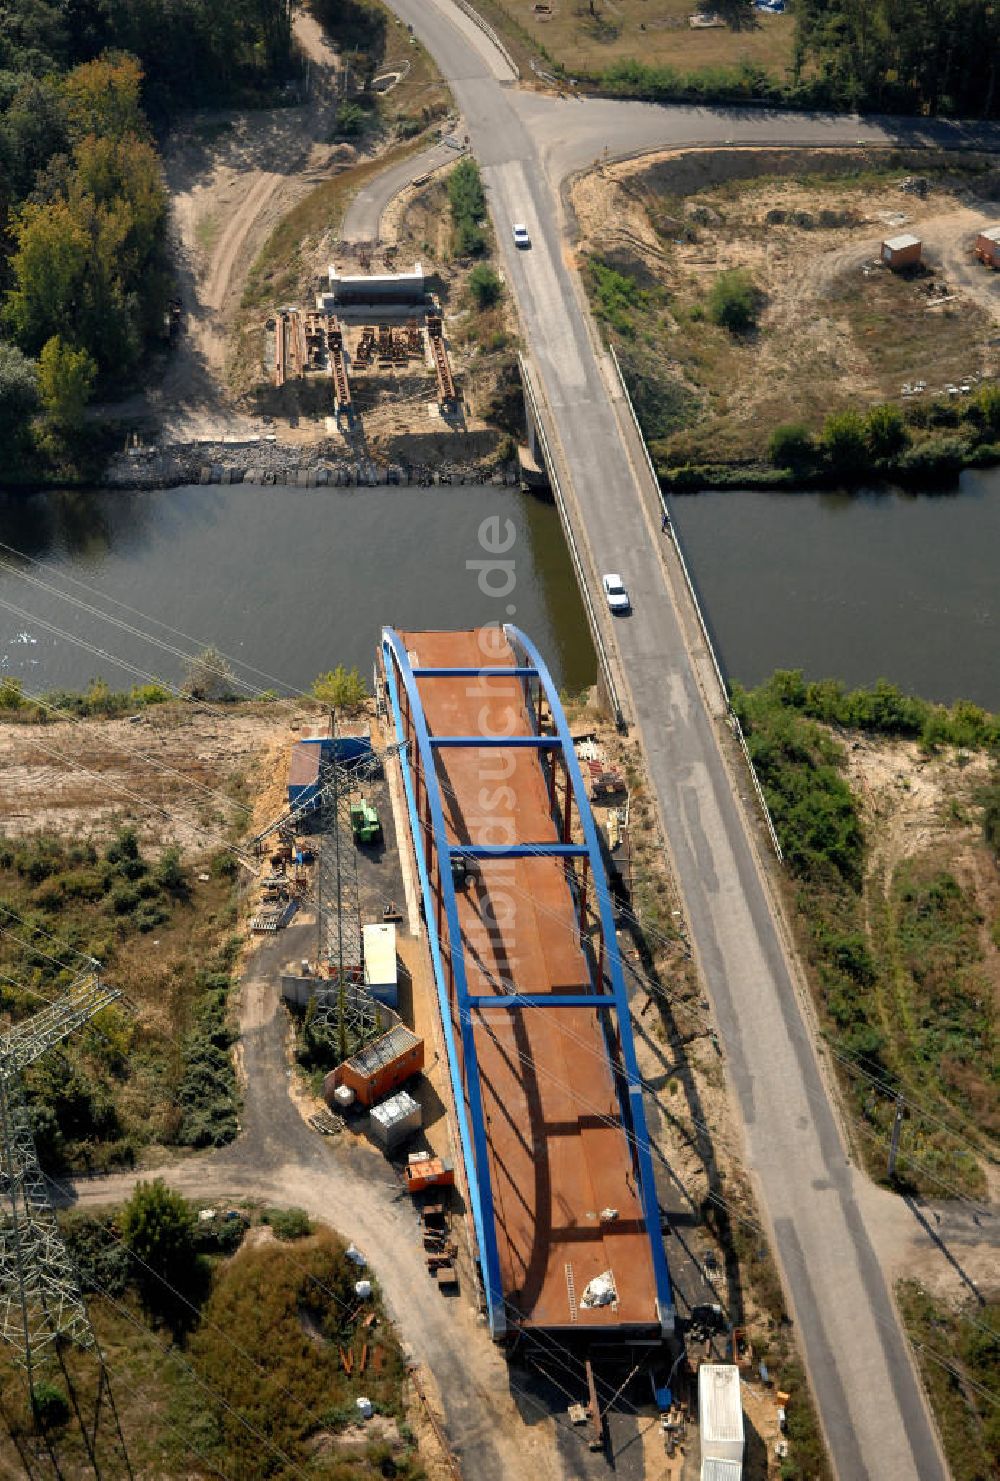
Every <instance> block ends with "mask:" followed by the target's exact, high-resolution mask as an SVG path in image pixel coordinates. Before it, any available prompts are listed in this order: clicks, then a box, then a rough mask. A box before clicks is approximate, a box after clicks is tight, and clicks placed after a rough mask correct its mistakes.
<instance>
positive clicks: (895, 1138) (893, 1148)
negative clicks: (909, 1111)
mask: <svg viewBox="0 0 1000 1481" xmlns="http://www.w3.org/2000/svg"><path fill="white" fill-rule="evenodd" d="M905 1111H906V1101H905V1100H904V1099H903V1097H902V1095H897V1096H896V1116H895V1120H894V1121H893V1123H892V1138H891V1140H890V1142H889V1169H888V1171H889V1181H890V1183H891V1182H892V1180H893V1179H894V1178H895V1176H896V1158H897V1157H898V1155H899V1133H900V1132H901V1131H902V1129H903V1115H904V1113H905Z"/></svg>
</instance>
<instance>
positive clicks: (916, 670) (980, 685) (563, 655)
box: [0, 471, 1000, 709]
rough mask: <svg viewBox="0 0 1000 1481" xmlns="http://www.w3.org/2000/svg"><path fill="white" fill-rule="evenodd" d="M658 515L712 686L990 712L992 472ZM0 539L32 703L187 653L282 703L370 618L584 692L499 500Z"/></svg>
mask: <svg viewBox="0 0 1000 1481" xmlns="http://www.w3.org/2000/svg"><path fill="white" fill-rule="evenodd" d="M672 510H673V514H674V519H675V522H676V525H677V528H678V530H679V532H680V535H681V539H682V541H683V545H684V549H685V552H686V555H687V558H688V563H689V565H690V567H691V570H692V573H693V576H694V579H695V582H696V585H697V587H698V590H699V593H700V595H701V597H702V600H703V603H704V606H705V610H706V613H707V616H708V620H709V625H710V627H711V629H712V632H713V636H714V638H715V640H716V642H717V645H718V648H719V653H720V657H721V660H722V663H723V666H724V668H725V671H726V673H727V675H728V676H729V677H730V678H733V679H738V680H740V681H741V682H742V683H745V684H754V683H757V682H758V681H759V680H761V679H763V678H765V677H766V676H767V675H768V674H769V673H771V672H772V671H773V670H774V669H775V668H801V669H803V670H805V672H806V674H807V675H808V676H810V677H816V678H820V677H828V676H835V677H838V678H841V679H843V680H845V681H846V682H847V683H848V684H852V685H853V684H866V683H870V682H872V681H873V680H875V679H878V678H880V677H884V678H887V679H889V680H891V681H892V682H893V683H896V684H899V685H900V686H901V687H902V688H903V689H906V690H911V691H913V692H915V693H918V694H922V695H925V696H926V697H927V698H929V699H940V700H944V701H951V700H954V699H956V698H966V699H971V700H974V701H976V702H977V703H979V704H982V705H985V706H987V707H989V708H991V709H1000V471H993V472H990V473H967V474H965V475H963V477H962V480H961V484H960V486H959V487H958V488H957V489H956V490H954V491H952V492H950V493H942V494H927V493H922V494H919V495H907V494H903V493H899V492H893V491H888V492H877V493H876V492H872V493H855V494H838V493H822V494H817V493H763V492H759V491H755V492H741V493H702V494H698V495H691V496H683V497H681V496H678V497H675V498H674V499H673V500H672ZM497 520H499V521H500V524H499V525H498V524H496V523H495V521H497ZM508 520H509V521H510V525H509V527H508V525H507V523H506V521H508ZM0 541H2V542H4V544H5V545H6V546H11V547H13V548H14V549H15V550H17V551H19V552H22V553H23V556H25V557H31V558H33V560H34V561H37V562H40V563H41V564H40V565H36V564H33V563H32V561H30V560H24V559H19V558H18V557H17V556H14V555H12V554H11V552H10V550H7V549H4V548H3V547H2V546H0V674H12V675H15V676H17V677H18V678H21V679H23V681H24V683H25V687H26V688H27V689H30V690H33V691H40V690H47V689H57V688H67V689H79V688H82V687H84V686H85V685H86V684H87V682H88V681H89V680H90V679H91V678H92V677H94V676H95V675H97V674H100V675H101V676H102V677H103V678H105V679H106V680H107V681H108V683H109V684H111V685H112V686H113V687H116V688H117V687H126V686H129V685H131V684H133V683H138V682H141V681H142V676H143V675H144V674H155V675H157V676H159V677H162V678H165V679H167V680H170V681H172V682H176V681H178V680H180V679H181V678H183V675H184V671H185V667H186V664H185V659H184V657H183V654H185V653H186V654H190V653H193V652H196V651H197V650H198V649H199V648H201V647H203V646H204V645H206V644H208V643H214V644H215V645H216V646H217V647H218V648H220V649H221V650H222V651H223V652H225V653H226V654H228V655H230V656H231V657H232V658H233V659H234V660H236V662H235V665H234V666H235V668H236V670H237V673H238V674H239V675H240V676H242V677H244V678H246V679H247V680H248V682H249V683H251V684H256V685H258V686H260V687H265V688H266V687H272V686H273V687H275V688H279V689H287V688H300V687H306V686H307V685H308V684H309V683H311V681H312V679H313V678H314V677H315V676H316V674H318V673H320V672H322V671H325V670H326V669H329V668H331V667H333V666H334V665H335V664H337V663H344V664H347V665H351V664H356V665H357V666H358V667H359V668H360V669H361V670H362V671H363V672H365V673H368V672H369V671H370V666H371V661H372V654H373V651H374V648H375V643H376V641H377V638H378V633H379V630H380V628H381V626H382V625H383V624H384V623H393V624H396V625H399V626H402V627H407V626H409V627H416V628H420V627H444V628H447V627H468V626H471V625H474V624H476V623H479V622H485V621H506V620H508V619H512V620H513V621H515V622H517V623H518V624H520V625H521V626H523V628H524V629H525V631H526V632H528V633H529V634H531V636H532V637H534V638H535V640H536V641H537V642H538V643H539V645H540V647H541V649H542V652H543V653H544V654H545V655H546V657H547V658H548V660H549V662H550V663H551V665H552V669H553V673H554V675H555V677H556V681H557V683H558V684H559V685H560V687H562V688H564V689H569V690H573V691H576V690H579V689H581V688H583V687H584V686H585V685H586V684H588V683H591V682H593V680H594V677H595V661H594V654H593V650H592V647H591V644H590V640H589V636H588V633H587V624H586V619H585V616H584V613H583V609H582V606H581V603H580V599H579V595H578V593H577V589H576V584H575V581H574V579H573V573H572V568H571V565H570V561H569V557H568V555H567V552H566V547H565V544H564V542H563V539H562V534H561V531H560V528H559V521H558V516H557V514H556V511H555V509H554V507H553V506H552V505H551V504H547V503H543V502H541V501H539V500H537V499H535V498H532V497H530V496H526V495H522V494H520V493H518V492H516V491H513V490H509V489H494V488H482V487H469V488H454V487H445V488H435V489H403V488H384V487H383V488H366V489H262V488H253V487H247V486H237V487H208V488H182V489H172V490H166V491H159V492H153V493H121V492H117V491H116V492H103V493H89V494H79V493H67V494H52V493H46V494H37V495H30V496H25V495H0ZM501 547H509V548H504V549H501ZM477 562H479V563H482V562H486V563H487V565H485V566H484V565H483V564H476V563H477ZM490 562H495V563H496V564H494V565H492V566H491V565H490V564H489V563H490ZM623 574H624V575H625V576H626V580H627V572H623ZM511 583H513V584H512V585H511ZM508 586H510V590H507V588H508ZM509 608H514V609H515V610H514V611H513V612H510V611H508V609H509ZM157 623H159V624H163V625H162V626H157ZM152 638H155V639H156V640H158V641H157V642H154V641H151V639H152ZM171 648H174V649H178V650H181V651H180V654H178V653H174V652H171V651H170V649H171ZM137 670H138V672H136V671H137Z"/></svg>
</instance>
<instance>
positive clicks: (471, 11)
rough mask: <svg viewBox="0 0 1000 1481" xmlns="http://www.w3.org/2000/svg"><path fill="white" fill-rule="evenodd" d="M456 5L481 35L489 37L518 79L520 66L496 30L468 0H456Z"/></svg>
mask: <svg viewBox="0 0 1000 1481" xmlns="http://www.w3.org/2000/svg"><path fill="white" fill-rule="evenodd" d="M458 5H459V9H460V10H464V11H465V13H466V15H467V16H468V17H469V20H470V21H474V22H475V24H476V25H477V26H478V27H479V29H480V31H482V33H483V35H484V36H488V37H489V39H490V40H491V41H492V42H493V45H494V46H495V47H496V49H497V51H498V52H499V53H500V55H501V56H502V57H503V59H504V61H505V62H506V63H507V65H508V67H509V68H510V70H511V71H512V72H513V74H514V76H515V78H518V79H520V76H521V69H520V67H519V66H518V65H517V63H516V62H515V60H514V58H513V57H512V56H511V54H510V52H509V51H508V50H507V48H506V46H505V45H504V44H503V42H502V41H501V40H500V37H499V36H498V35H497V33H496V31H494V29H493V27H492V26H491V25H490V23H489V22H488V21H486V20H484V19H483V17H482V16H481V15H480V14H479V11H478V10H476V8H475V7H474V6H472V5H470V4H469V0H458Z"/></svg>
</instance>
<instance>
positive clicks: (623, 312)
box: [590, 257, 649, 339]
mask: <svg viewBox="0 0 1000 1481" xmlns="http://www.w3.org/2000/svg"><path fill="white" fill-rule="evenodd" d="M590 275H591V277H592V278H593V280H594V288H595V290H596V293H595V297H596V302H595V304H594V312H595V313H596V315H597V317H598V318H599V319H603V320H604V322H605V323H606V324H610V325H611V327H612V329H614V330H616V331H617V332H618V334H620V335H622V336H623V337H624V338H625V339H632V338H634V336H635V328H636V325H635V311H636V310H637V309H644V308H645V307H646V306H647V304H648V303H649V294H648V293H647V292H646V291H645V289H643V288H640V286H639V284H638V283H637V282H636V280H635V279H634V278H630V277H629V276H628V274H627V273H623V272H619V270H618V268H616V267H612V266H611V265H610V263H607V262H602V261H601V259H600V258H599V257H592V258H591V260H590Z"/></svg>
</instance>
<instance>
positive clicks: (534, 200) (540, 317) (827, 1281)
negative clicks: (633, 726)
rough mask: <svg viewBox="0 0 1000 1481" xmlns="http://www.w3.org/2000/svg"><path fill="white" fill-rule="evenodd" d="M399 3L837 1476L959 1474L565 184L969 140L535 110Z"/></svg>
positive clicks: (581, 109) (605, 110) (427, 16)
mask: <svg viewBox="0 0 1000 1481" xmlns="http://www.w3.org/2000/svg"><path fill="white" fill-rule="evenodd" d="M390 4H391V6H392V8H393V10H395V11H396V12H397V13H398V14H399V15H400V16H401V18H402V19H403V20H404V21H407V22H409V23H410V24H411V25H412V26H413V29H414V31H415V33H416V34H417V36H418V37H419V38H420V40H421V41H423V42H424V44H425V45H426V46H427V47H428V49H429V50H430V52H431V53H432V55H433V56H434V57H435V59H436V60H437V62H438V65H439V66H440V67H441V69H442V71H443V73H444V74H445V76H446V77H447V79H448V80H449V82H450V84H451V86H452V89H453V92H454V94H455V97H456V101H457V103H458V105H459V108H460V109H461V112H462V116H463V127H464V129H465V130H466V132H468V134H469V135H470V137H471V141H472V147H473V150H474V152H475V154H476V156H477V158H478V159H479V162H480V165H481V166H482V170H483V178H484V182H485V186H486V189H487V193H488V197H489V202H490V207H491V210H492V213H493V218H494V222H495V225H496V227H497V233H498V237H499V241H500V244H501V251H502V254H503V258H504V264H505V268H506V277H507V281H508V283H509V285H510V287H511V290H512V292H513V293H514V294H515V295H516V298H517V302H518V306H519V309H520V314H521V320H522V325H523V330H524V337H525V341H526V344H527V347H528V350H529V353H530V355H531V357H532V360H533V361H534V364H535V366H536V367H537V369H538V371H539V376H540V379H541V382H542V385H543V388H544V393H545V397H546V399H547V401H548V405H549V408H550V411H551V417H552V421H553V423H554V426H555V429H556V433H557V438H558V442H559V444H560V445H561V452H562V458H563V463H564V467H565V468H566V470H567V471H568V474H569V481H570V483H571V485H572V500H575V504H576V506H577V508H578V510H579V512H580V515H581V518H582V524H583V526H584V528H585V532H586V543H587V545H588V546H589V549H590V552H591V557H592V561H593V564H594V567H595V569H596V570H597V571H602V570H603V571H609V570H614V571H619V572H621V573H623V575H624V576H625V579H626V582H627V584H628V586H629V588H630V591H631V594H632V598H633V606H634V612H633V615H632V616H631V617H629V618H625V619H622V620H620V621H618V622H616V624H615V634H616V639H617V645H618V648H619V650H620V654H621V658H622V663H623V667H624V671H625V673H626V675H627V678H628V682H629V685H630V688H631V695H632V710H633V714H634V717H635V720H636V722H637V724H638V727H639V730H640V733H641V736H642V740H643V743H644V746H645V749H646V753H647V758H648V764H649V767H650V771H651V775H652V779H653V783H654V786H655V788H656V791H657V795H658V798H659V804H660V808H661V814H662V818H663V822H664V825H665V828H666V833H667V837H668V839H669V842H670V847H671V850H672V854H673V859H674V864H675V867H676V870H677V874H678V877H679V881H680V884H681V888H682V890H683V894H684V898H685V902H686V906H687V913H688V919H689V925H690V929H691V935H692V941H693V944H694V947H695V950H696V953H697V957H698V960H699V963H700V966H701V969H702V971H703V973H704V976H705V979H706V982H707V986H708V989H709V992H710V995H711V998H712V1002H713V1005H714V1008H715V1012H716V1016H717V1020H718V1024H719V1030H720V1035H721V1038H722V1042H723V1046H724V1049H725V1054H726V1059H727V1064H728V1070H729V1075H730V1080H731V1085H732V1089H733V1092H734V1095H735V1098H736V1101H737V1104H738V1106H739V1109H740V1111H741V1115H742V1121H743V1126H744V1131H745V1143H746V1161H747V1165H748V1167H749V1168H750V1169H751V1170H752V1172H753V1175H754V1177H755V1180H756V1185H757V1188H758V1192H759V1194H760V1198H761V1202H762V1204H763V1207H764V1211H765V1216H766V1218H767V1220H768V1221H769V1223H770V1225H771V1228H772V1231H773V1234H774V1239H775V1244H776V1249H777V1254H778V1258H779V1262H780V1265H781V1268H782V1273H783V1276H784V1280H785V1283H786V1288H787V1290H788V1292H789V1294H790V1297H791V1301H792V1307H793V1311H794V1314H795V1318H796V1321H797V1324H798V1329H799V1335H800V1338H801V1341H802V1344H803V1347H804V1351H805V1355H806V1360H807V1363H808V1367H809V1372H810V1376H811V1379H812V1382H813V1385H814V1390H815V1393H816V1397H817V1400H818V1405H819V1409H820V1413H821V1418H822V1422H823V1426H824V1429H825V1432H826V1436H827V1439H828V1443H829V1446H830V1450H831V1454H832V1457H833V1460H834V1464H835V1467H836V1470H837V1472H838V1474H839V1476H840V1477H841V1481H862V1478H865V1477H871V1478H873V1481H875V1478H878V1481H912V1478H920V1481H938V1478H944V1477H945V1476H946V1475H947V1471H946V1468H945V1466H944V1462H943V1460H942V1457H941V1453H940V1450H939V1446H938V1443H937V1438H936V1434H935V1432H934V1429H933V1426H932V1424H931V1421H930V1418H929V1415H928V1412H927V1408H926V1405H925V1402H924V1399H923V1394H922V1390H921V1388H920V1384H919V1381H918V1378H917V1375H916V1372H915V1369H914V1366H913V1362H912V1358H911V1356H910V1352H909V1348H908V1345H907V1343H906V1341H905V1338H904V1335H903V1332H902V1329H901V1327H900V1324H899V1321H898V1318H897V1315H896V1311H895V1307H894V1305H893V1302H892V1299H891V1296H890V1293H889V1290H888V1287H887V1284H886V1281H885V1278H884V1275H883V1273H882V1270H881V1268H880V1266H879V1263H878V1260H877V1258H876V1255H875V1251H874V1248H873V1242H872V1239H871V1237H870V1234H869V1231H868V1229H867V1228H866V1225H865V1216H864V1212H863V1206H862V1203H861V1201H860V1200H859V1197H858V1188H859V1184H858V1179H859V1177H860V1175H859V1174H858V1173H857V1172H856V1171H855V1169H853V1168H852V1167H851V1165H850V1163H849V1161H848V1159H847V1156H846V1152H845V1148H844V1144H843V1142H842V1139H841V1135H840V1131H839V1127H838V1124H837V1122H836V1119H835V1116H834V1113H833V1110H832V1108H831V1103H830V1100H829V1098H828V1095H827V1091H826V1086H825V1083H824V1080H823V1077H822V1075H821V1072H820V1069H819V1066H818V1063H817V1060H816V1057H815V1051H814V1048H813V1045H812V1041H811V1038H810V1035H809V1033H808V1031H807V1029H806V1026H805V1023H804V1020H803V1017H802V1013H801V1010H800V1006H799V1002H798V999H797V996H796V992H795V989H794V987H793V983H792V979H791V975H790V971H789V966H788V962H787V960H786V956H785V953H784V950H783V946H782V942H781V938H780V937H779V934H778V929H777V925H776V922H775V917H774V914H773V912H772V908H771V904H770V900H769V897H768V894H767V892H766V889H765V887H764V883H763V881H762V878H761V874H760V871H759V868H758V865H757V861H756V858H755V855H754V852H753V849H752V846H751V843H750V840H749V834H748V829H747V823H746V817H745V814H744V812H743V809H742V807H741V804H740V800H739V798H738V795H737V793H736V790H735V788H734V786H733V784H732V782H731V779H730V776H729V774H728V772H727V770H726V766H725V763H724V760H723V756H722V753H721V750H720V745H719V739H718V736H717V733H716V729H715V724H714V721H713V718H712V715H711V713H710V710H711V708H712V707H713V706H712V700H711V695H710V691H709V690H708V689H703V688H702V686H701V684H700V683H699V669H698V666H697V665H696V663H695V660H694V659H693V657H692V653H691V651H690V649H689V646H688V643H687V642H686V640H685V627H684V623H683V621H682V617H681V615H680V611H681V609H682V599H681V598H679V597H678V596H677V590H678V589H677V586H676V584H675V579H674V578H675V572H674V568H673V566H672V565H671V563H670V561H669V559H665V558H664V553H663V552H662V551H661V549H660V548H659V546H660V543H661V542H663V541H664V538H665V537H663V536H662V535H661V533H660V530H659V522H658V520H656V519H655V517H654V516H651V515H650V513H648V512H647V505H646V503H645V501H644V499H643V494H642V489H641V478H640V477H639V476H637V472H636V467H635V465H634V463H633V461H632V460H630V457H629V455H628V452H627V450H626V441H625V438H624V436H623V429H622V426H621V425H620V423H619V413H620V411H621V404H620V400H617V401H616V399H615V397H613V396H612V394H611V391H610V387H609V381H608V379H607V366H606V362H605V357H604V355H603V352H602V351H600V350H599V348H598V347H597V346H595V343H594V341H593V339H592V338H591V331H590V327H589V321H588V316H587V312H586V308H585V305H584V303H583V300H582V293H581V290H580V287H579V284H578V281H577V279H576V276H575V273H574V271H573V270H572V267H571V265H570V264H569V257H568V251H567V248H566V246H565V240H564V237H563V235H562V232H561V224H562V222H563V216H562V206H561V195H560V190H561V186H562V183H563V180H564V178H565V176H566V174H567V173H568V172H569V171H572V170H574V169H579V168H582V167H583V166H585V165H587V164H589V163H592V162H593V161H594V159H595V158H596V157H597V156H598V155H600V154H601V153H602V152H603V150H604V149H605V147H607V149H608V150H609V153H610V154H611V155H613V156H618V155H625V154H629V153H633V152H639V151H642V150H644V149H649V148H652V147H657V146H659V147H667V146H670V145H677V144H695V143H705V144H711V143H713V142H714V143H725V142H733V143H766V142H771V143H776V144H783V145H787V144H789V143H793V142H800V143H813V144H817V143H818V144H822V143H826V144H853V143H855V142H857V141H858V140H862V139H863V140H865V141H866V142H872V143H885V142H889V141H890V140H892V139H896V140H899V141H901V142H903V141H905V142H920V141H923V140H927V141H931V140H933V141H934V142H951V143H955V144H959V143H966V142H970V135H969V134H968V132H967V131H965V130H963V129H962V128H961V127H960V126H956V127H954V128H949V127H947V126H945V127H938V126H935V127H934V128H933V129H932V128H929V127H928V126H927V125H926V124H919V123H916V124H911V123H905V124H895V123H891V122H888V121H868V122H865V123H861V122H859V121H858V120H857V119H852V118H835V119H831V118H824V117H805V116H795V115H791V114H788V113H784V112H781V113H771V112H763V111H757V110H745V111H744V110H733V109H718V110H713V109H705V108H698V109H692V108H673V107H652V106H649V105H644V104H631V103H614V102H591V101H586V102H581V101H576V100H565V101H563V100H557V99H551V98H545V97H541V96H538V95H534V94H530V93H527V92H522V91H521V90H519V89H516V88H514V87H512V86H511V79H510V74H509V72H508V69H507V67H506V65H505V64H504V62H503V61H502V59H501V58H500V57H499V55H498V54H497V53H496V52H495V50H494V49H493V48H492V46H491V45H490V43H489V42H488V41H487V39H486V38H485V37H484V36H483V35H482V33H480V32H479V31H478V30H477V29H476V28H475V27H474V26H473V25H472V24H471V23H470V22H469V20H468V19H467V17H465V16H464V15H462V14H461V13H460V12H458V11H457V10H456V9H454V8H453V7H452V6H451V5H450V4H449V3H448V0H390ZM512 221H524V222H525V223H526V224H527V226H528V228H529V231H530V233H531V238H532V248H531V250H530V251H528V252H520V253H518V252H517V251H516V249H514V247H513V245H512V242H511V239H510V223H511V222H512ZM557 456H558V454H557ZM642 476H643V477H644V476H645V475H642ZM510 615H511V616H513V615H514V612H513V611H511V612H510ZM715 707H716V708H717V700H716V705H715Z"/></svg>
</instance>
